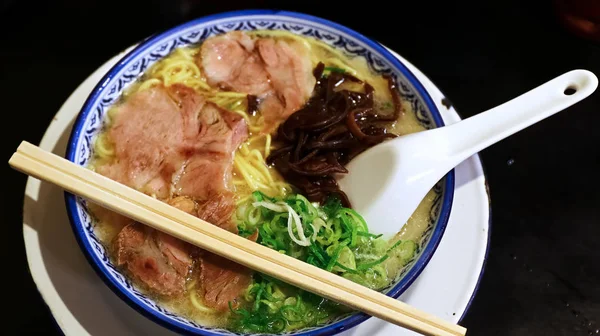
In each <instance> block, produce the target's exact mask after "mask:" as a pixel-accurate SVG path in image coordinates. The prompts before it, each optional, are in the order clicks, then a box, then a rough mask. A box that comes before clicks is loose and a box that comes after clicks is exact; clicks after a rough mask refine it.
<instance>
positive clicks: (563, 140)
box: [0, 0, 600, 335]
mask: <svg viewBox="0 0 600 336" xmlns="http://www.w3.org/2000/svg"><path fill="white" fill-rule="evenodd" d="M395 3H398V4H400V5H399V7H398V8H396V9H393V8H392V7H391V5H389V4H388V5H385V4H384V3H383V2H381V1H380V2H369V1H362V2H360V3H357V4H355V5H351V4H350V3H349V2H348V1H344V2H338V3H336V2H334V1H329V2H328V1H301V2H287V1H286V2H285V4H284V2H282V1H256V2H255V3H254V4H252V3H251V2H250V1H231V0H229V1H210V2H209V1H200V0H197V1H194V0H185V1H184V0H178V1H159V0H146V1H129V2H127V1H112V0H103V1H96V0H94V1H91V0H88V1H75V0H70V1H69V0H65V1H37V2H36V1H10V0H8V1H7V0H4V2H2V7H1V9H0V10H1V12H0V97H2V98H3V99H2V104H1V105H0V113H1V114H2V116H3V118H4V120H5V121H6V122H5V123H3V124H4V130H3V131H2V132H0V133H1V134H2V137H3V139H2V142H1V143H2V160H6V161H7V160H8V158H9V156H10V154H11V153H12V152H13V151H14V150H15V149H16V148H17V146H18V144H19V142H20V141H22V140H28V141H30V142H32V143H36V144H37V143H39V141H40V139H41V137H42V135H43V133H44V131H45V129H46V127H47V125H48V124H49V122H50V120H51V119H52V116H53V115H54V113H55V112H56V111H57V110H58V109H59V107H60V106H61V104H62V103H63V102H64V100H65V99H66V98H67V97H68V96H69V95H70V94H71V92H72V91H73V90H74V89H75V88H76V87H77V85H79V84H80V83H81V82H82V81H83V80H84V79H85V78H86V77H87V76H88V75H89V74H90V73H91V72H93V71H94V70H95V69H96V68H97V67H98V66H100V65H101V64H102V63H104V62H105V61H106V60H107V59H109V58H110V57H112V56H113V55H115V54H116V53H118V52H119V51H121V50H123V49H124V48H126V47H128V46H130V45H131V44H133V43H135V42H137V41H139V40H140V39H143V38H144V37H146V36H148V35H150V34H152V33H154V32H156V31H160V30H162V29H165V28H169V27H172V26H174V25H176V24H179V23H182V22H185V21H187V20H190V19H193V18H196V17H198V16H202V15H205V14H211V13H216V12H220V11H225V10H233V9H242V8H248V7H254V8H281V9H287V10H294V11H301V12H306V13H309V14H314V15H318V16H321V17H324V18H327V19H331V20H334V21H337V22H339V23H341V24H344V25H347V26H349V27H351V28H353V29H355V30H358V31H360V32H362V33H364V34H365V35H367V36H369V37H372V38H374V39H377V40H379V41H380V42H382V43H384V44H385V45H387V46H389V47H391V48H393V49H394V50H396V51H397V52H399V53H400V54H402V55H403V56H404V57H406V58H407V59H408V60H410V61H411V62H413V63H414V64H415V65H416V66H417V67H418V68H420V69H421V70H422V71H423V72H424V73H425V74H426V75H428V76H429V77H430V78H431V79H432V80H433V81H434V82H435V83H436V84H437V85H438V86H439V87H440V88H441V89H442V91H443V92H444V93H445V94H446V95H447V96H448V97H449V98H450V100H451V101H452V102H453V103H454V105H455V106H456V108H457V110H458V111H459V113H460V114H461V115H462V116H463V117H467V116H471V115H473V114H476V113H478V112H480V111H484V110H486V109H488V108H491V107H493V106H495V105H497V104H501V103H503V102H504V101H506V100H509V99H511V98H513V97H515V96H517V95H519V94H521V93H523V92H525V91H527V90H529V89H531V88H533V87H535V86H537V85H539V84H542V83H543V82H545V81H547V80H549V79H551V78H553V77H555V76H557V75H560V74H561V73H563V72H566V71H568V70H572V69H575V68H584V69H588V70H591V71H593V72H595V73H596V74H600V44H595V43H592V42H589V41H586V40H582V39H580V38H577V37H575V36H573V35H571V34H570V33H568V32H566V31H564V30H563V29H562V27H561V26H560V25H559V24H558V23H557V21H556V18H555V16H554V13H553V10H552V6H551V3H550V2H549V1H519V0H506V1H478V2H473V3H471V4H467V3H466V2H464V1H462V2H461V1H444V2H442V3H440V4H436V3H435V2H434V1H410V3H409V1H395ZM396 6H398V5H396ZM599 123H600V93H599V92H596V93H595V94H593V95H592V96H590V97H589V98H588V99H586V100H585V101H583V102H581V103H579V104H577V105H576V106H573V107H571V108H569V109H568V110H566V111H564V112H562V113H559V114H557V115H555V116H553V117H551V118H550V119H547V120H545V121H543V122H541V123H539V124H536V125H534V126H532V127H530V128H528V129H526V130H524V131H522V132H520V133H518V134H516V135H514V136H512V137H510V138H508V139H506V140H504V141H502V142H500V143H498V144H496V145H494V146H493V147H490V148H488V149H486V150H485V151H483V152H482V159H483V162H484V166H485V168H486V172H487V175H488V182H489V186H490V190H491V195H492V210H493V211H492V223H493V228H492V236H491V248H490V251H489V259H488V261H487V265H486V271H485V274H484V276H483V279H482V282H481V287H480V290H479V292H478V294H477V296H476V298H475V300H474V303H473V305H472V306H471V308H470V310H469V312H468V314H467V315H466V317H465V318H464V320H463V321H462V324H463V325H464V326H466V327H467V328H468V329H469V334H470V335H588V334H598V333H599V331H598V329H600V244H599V243H598V239H600V202H599V201H600V196H599V194H598V192H599V189H600V179H598V172H599V171H600V147H599V145H600V132H599V131H598V125H599ZM6 161H4V162H6ZM3 169H6V170H5V171H4V173H3V175H2V176H3V177H4V179H5V180H4V181H5V183H6V182H7V183H8V189H4V190H3V192H2V194H3V196H2V200H3V201H2V207H3V210H2V216H3V221H2V225H3V226H4V227H5V228H8V232H3V234H2V236H3V238H4V239H3V244H2V245H1V246H2V249H3V251H2V258H3V261H4V265H5V268H4V270H3V273H2V277H1V278H2V288H3V289H4V293H7V294H3V297H4V300H3V304H4V305H6V306H7V307H11V308H10V313H8V316H7V315H6V313H3V315H4V318H3V319H2V320H3V322H4V323H3V326H2V327H3V329H4V330H5V331H6V328H8V332H7V334H8V335H14V334H44V335H51V334H54V333H56V334H58V333H59V332H58V330H57V329H56V327H55V323H54V322H53V319H52V316H51V314H50V313H49V311H48V310H47V308H46V306H45V304H44V303H43V301H42V299H41V297H40V296H39V294H38V292H37V290H36V288H35V285H34V284H33V281H32V279H31V276H30V274H29V270H28V268H27V266H26V265H27V262H26V258H25V251H24V246H23V238H22V225H21V223H22V221H21V216H22V214H21V207H22V195H23V191H24V186H25V180H26V177H25V176H24V175H21V174H19V173H17V172H15V171H12V170H10V169H9V167H8V165H7V164H5V165H4V168H3ZM3 333H4V332H3Z"/></svg>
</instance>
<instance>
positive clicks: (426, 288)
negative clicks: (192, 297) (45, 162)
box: [23, 47, 490, 336]
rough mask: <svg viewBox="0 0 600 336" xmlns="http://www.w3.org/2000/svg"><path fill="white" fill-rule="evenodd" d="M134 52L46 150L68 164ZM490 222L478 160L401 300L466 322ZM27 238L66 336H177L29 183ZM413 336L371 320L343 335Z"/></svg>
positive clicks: (67, 115)
mask: <svg viewBox="0 0 600 336" xmlns="http://www.w3.org/2000/svg"><path fill="white" fill-rule="evenodd" d="M131 48H133V47H131ZM131 48H130V49H131ZM130 49H128V50H126V51H124V52H122V53H121V54H119V55H117V56H115V57H114V58H112V59H111V60H110V61H108V62H107V63H105V64H104V65H103V66H102V67H100V68H99V69H98V70H96V72H94V73H93V74H92V75H91V76H90V77H89V78H87V79H86V80H85V81H84V82H83V83H82V84H81V85H80V86H79V87H78V88H77V89H76V90H75V92H73V94H72V95H71V96H70V97H69V99H68V100H67V101H66V102H65V103H64V105H63V106H62V107H61V109H60V110H59V111H58V113H57V114H56V116H55V117H54V119H53V120H52V123H50V126H49V127H48V129H47V131H46V134H45V135H44V137H43V138H42V141H41V143H40V147H42V148H44V149H46V150H50V151H52V152H54V153H56V154H58V155H61V156H64V153H65V148H66V144H67V141H68V138H69V135H70V132H71V127H72V124H73V122H74V120H75V118H76V116H77V113H78V112H79V110H80V108H81V106H82V105H83V103H84V101H85V99H86V98H87V96H88V95H89V93H90V92H91V91H92V89H93V88H94V86H95V85H96V83H98V82H99V81H100V79H101V78H102V76H103V75H104V74H105V73H106V72H107V71H108V70H109V69H110V68H111V67H112V66H113V65H114V64H115V63H116V62H117V61H118V60H119V59H120V58H121V57H122V56H123V54H124V53H125V52H127V51H129V50H130ZM396 56H397V57H398V58H399V59H400V60H401V61H403V62H404V64H406V65H407V66H408V67H409V69H410V70H411V71H413V73H414V74H415V75H416V76H417V77H418V78H419V80H420V81H421V82H422V83H423V85H424V86H425V88H426V89H427V90H428V91H429V93H430V94H431V96H432V98H433V100H434V101H435V102H436V103H437V104H438V108H439V110H440V113H441V114H442V117H443V118H444V122H445V123H446V124H451V123H454V122H456V121H459V120H460V118H459V116H458V114H457V113H456V111H454V109H453V108H450V109H448V108H447V107H445V106H444V105H442V103H441V101H442V98H443V97H444V96H443V94H442V93H441V92H440V90H439V89H438V88H436V87H435V85H434V84H433V83H432V82H431V81H430V80H429V79H427V78H426V77H425V75H423V74H422V73H421V72H420V71H419V70H418V69H416V68H415V67H414V66H413V65H412V64H410V63H408V62H407V61H406V60H405V59H404V58H402V57H400V56H399V55H397V54H396ZM489 216H490V213H489V198H488V194H487V192H486V184H485V177H484V174H483V169H482V166H481V162H480V160H479V158H478V157H477V156H474V157H472V158H470V159H468V160H466V161H465V162H463V163H462V164H461V165H460V166H458V167H457V168H456V191H455V195H454V202H453V206H452V213H451V215H450V221H449V223H448V226H447V228H446V232H445V234H444V237H443V239H442V241H441V243H440V245H439V247H438V249H437V251H436V252H435V254H434V255H433V257H432V259H431V261H430V262H429V264H428V265H427V267H426V268H425V269H424V271H423V272H422V274H421V275H420V276H419V277H418V278H417V280H416V281H415V282H414V283H413V284H412V286H411V287H410V288H409V289H408V290H407V291H406V292H405V293H403V295H402V296H401V297H400V299H401V300H403V301H404V302H406V303H408V304H410V305H413V306H415V307H417V308H419V309H422V310H424V311H427V312H430V313H432V314H435V315H437V316H439V317H441V318H443V319H446V320H448V321H452V322H458V321H459V320H460V319H461V317H462V316H463V314H464V313H465V311H466V309H467V308H468V306H469V304H470V301H471V299H472V297H473V295H474V294H475V291H476V290H477V285H478V282H479V279H480V277H481V274H482V272H483V265H484V263H485V257H486V253H487V247H488V233H489ZM23 235H24V239H25V248H26V252H27V260H28V262H29V268H30V270H31V274H32V276H33V280H34V281H35V283H36V285H37V287H38V289H39V291H40V293H41V295H42V297H43V299H44V300H45V302H46V303H47V305H48V307H49V308H50V311H51V312H52V315H53V316H54V318H55V319H56V321H57V323H58V325H59V326H60V328H61V329H62V331H63V332H64V333H65V335H67V336H70V335H77V336H83V335H111V336H118V335H132V334H139V335H173V333H172V332H170V331H168V330H167V329H165V328H163V327H161V326H159V325H158V324H156V323H154V322H153V321H151V320H149V319H147V318H145V317H144V316H142V315H141V314H139V313H138V312H136V311H135V310H134V309H132V308H131V307H129V306H128V305H127V304H126V303H125V302H123V301H121V299H119V297H118V296H117V295H115V293H113V292H112V291H111V290H110V289H109V288H108V287H107V286H106V285H105V284H104V283H103V282H102V280H101V279H100V278H99V277H98V276H97V275H96V273H95V272H94V270H93V269H92V267H91V266H90V265H89V264H88V262H87V260H86V258H85V257H84V255H83V253H82V252H81V250H80V249H79V246H78V245H77V242H76V241H75V237H74V235H73V232H72V230H71V226H70V224H69V220H68V218H67V213H66V210H65V204H64V198H63V191H62V189H60V188H58V187H55V186H53V185H51V184H48V183H40V181H39V180H36V179H33V178H29V179H28V181H27V186H26V189H25V201H24V206H23ZM412 334H414V333H413V332H410V331H408V330H406V329H403V328H400V327H398V326H395V325H392V324H390V323H387V322H384V321H382V320H379V319H377V318H370V319H369V320H367V321H366V322H364V323H362V324H360V325H358V326H357V327H355V328H353V329H350V330H348V331H346V332H344V333H342V334H341V335H344V336H349V335H370V336H390V335H412Z"/></svg>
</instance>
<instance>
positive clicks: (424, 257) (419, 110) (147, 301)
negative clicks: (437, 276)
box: [65, 10, 454, 335]
mask: <svg viewBox="0 0 600 336" xmlns="http://www.w3.org/2000/svg"><path fill="white" fill-rule="evenodd" d="M265 29H267V30H274V29H276V30H284V31H288V32H291V33H293V34H298V35H302V36H307V37H312V38H315V39H317V40H319V41H321V42H324V43H326V44H328V45H331V46H334V47H335V48H337V49H338V50H340V51H341V52H343V53H344V54H346V55H347V56H349V57H361V58H363V59H364V60H365V61H366V64H367V65H368V67H369V68H370V69H371V70H372V71H375V72H377V73H379V74H386V75H389V76H391V77H392V78H394V79H395V80H396V83H397V87H398V90H399V91H400V95H401V96H402V98H403V99H404V100H405V101H406V102H408V103H409V104H410V107H411V108H412V110H413V111H414V112H415V116H416V119H417V120H418V123H420V124H421V125H422V126H423V127H424V128H426V129H430V128H436V127H441V126H444V123H443V121H442V118H441V116H440V113H439V111H438V109H437V108H436V105H435V104H434V102H433V101H432V99H431V97H430V95H429V93H428V92H427V91H426V89H425V88H424V87H423V85H422V84H421V83H420V82H419V81H418V80H417V78H416V77H415V76H414V75H413V74H412V73H411V72H410V71H409V70H408V68H407V67H406V66H405V65H404V64H402V62H401V61H399V60H398V59H397V58H396V57H394V56H393V55H392V54H391V53H390V52H389V51H388V50H387V49H386V48H384V47H383V46H382V45H380V44H379V43H377V42H375V41H373V40H370V39H369V38H367V37H365V36H363V35H361V34H360V33H357V32H355V31H353V30H351V29H349V28H346V27H344V26H341V25H339V24H336V23H333V22H330V21H327V20H324V19H321V18H317V17H314V16H309V15H305V14H300V13H293V12H283V11H271V10H252V11H238V12H228V13H223V14H218V15H212V16H207V17H202V18H199V19H197V20H194V21H191V22H188V23H185V24H182V25H180V26H177V27H175V28H172V29H170V30H168V31H165V32H162V33H159V34H156V35H153V36H151V37H149V38H147V39H145V40H144V41H142V42H141V43H140V44H139V45H137V46H136V47H135V48H134V49H132V50H131V51H130V52H129V53H128V54H126V55H125V56H124V57H123V58H122V59H121V60H120V61H119V62H118V63H117V64H116V65H115V66H114V67H113V68H112V69H110V70H109V71H108V73H107V74H106V75H105V76H104V77H103V78H102V80H101V81H100V82H99V83H98V84H97V86H96V87H95V88H94V90H93V91H92V93H91V94H90V96H89V97H88V99H87V100H86V102H85V104H84V106H83V108H82V109H81V111H80V113H79V115H78V117H77V120H76V122H75V125H74V127H73V130H72V133H71V136H70V140H69V143H68V147H67V153H66V158H67V159H68V160H70V161H72V162H74V163H75V164H77V165H81V166H87V165H88V163H89V162H90V159H91V158H92V155H93V151H94V146H93V141H94V139H95V137H96V136H97V135H98V134H99V132H100V131H101V129H102V123H103V120H104V117H105V115H106V113H107V111H108V109H109V108H110V107H111V106H112V105H113V104H115V103H116V102H117V100H118V99H119V97H120V95H121V93H122V92H123V90H125V89H126V88H127V87H128V85H130V84H132V83H133V82H134V81H135V80H136V79H137V78H139V77H140V76H141V75H142V74H143V73H144V71H145V70H146V69H148V68H149V67H150V66H152V65H153V64H154V63H156V62H157V61H159V60H161V59H162V58H164V57H165V56H167V55H168V54H169V53H170V52H171V51H173V50H175V49H176V48H178V47H182V46H188V45H195V44H198V43H200V42H202V41H203V40H205V39H207V38H209V37H211V36H214V35H218V34H223V33H226V32H228V31H232V30H246V31H247V30H265ZM432 193H433V201H432V202H431V205H430V206H428V208H427V209H426V213H427V228H426V230H425V232H424V234H423V236H422V239H421V243H420V244H419V247H418V250H417V254H416V257H414V258H413V259H412V261H410V262H409V264H408V265H407V266H406V267H404V268H403V270H402V272H401V274H400V276H399V277H398V278H397V280H396V281H395V282H393V283H392V285H390V286H388V288H385V289H384V290H383V292H384V293H385V294H386V295H388V296H391V297H394V298H396V297H398V296H400V295H401V294H402V293H403V292H404V291H406V289H407V288H409V286H410V285H411V284H412V283H413V282H414V281H415V279H416V278H417V277H418V276H419V274H420V273H421V272H422V271H423V269H424V268H425V266H426V265H427V263H428V262H429V260H430V259H431V257H432V255H433V253H434V252H435V250H436V248H437V246H438V244H439V243H440V240H441V239H442V236H443V234H444V230H445V228H446V225H447V223H448V219H449V216H450V210H451V207H452V199H453V194H454V171H453V170H452V171H450V172H449V173H448V174H447V175H446V176H445V177H444V178H443V179H442V180H441V181H440V182H439V183H438V184H437V185H436V186H435V187H434V188H433V190H432ZM65 200H66V207H67V211H68V215H69V219H70V221H71V225H72V228H73V231H74V233H75V237H76V239H77V241H78V243H79V245H80V247H81V249H82V250H83V252H84V254H85V256H86V258H87V259H88V261H89V262H90V264H91V265H92V266H93V268H94V269H95V271H96V272H97V273H98V275H99V276H100V277H101V278H102V279H103V281H104V282H105V283H106V284H107V285H108V286H109V287H110V288H111V289H112V291H113V292H114V293H115V294H116V295H118V296H119V297H120V298H121V299H123V300H124V301H125V302H127V303H128V304H129V305H130V306H131V307H133V308H134V309H135V310H137V311H138V312H140V313H141V314H143V315H145V316H146V317H148V318H149V319H151V320H153V321H155V322H156V323H158V324H160V325H162V326H164V327H167V328H169V329H171V330H173V331H175V332H178V333H182V334H190V335H232V334H235V333H233V332H231V331H229V330H226V329H219V328H214V327H206V326H203V325H201V324H199V323H198V322H196V321H194V320H191V319H188V318H186V317H185V316H182V315H178V314H176V313H174V312H173V311H171V310H169V309H168V308H166V307H165V306H163V305H162V304H161V303H159V302H157V301H155V300H154V299H153V298H151V297H149V296H147V295H145V294H144V293H143V291H140V290H139V289H138V288H137V286H136V285H135V284H134V283H132V281H131V280H130V279H129V278H128V276H126V275H125V274H124V273H123V272H122V271H121V270H120V268H119V267H117V266H116V265H115V264H113V263H112V262H111V258H110V257H109V251H108V250H107V248H106V246H104V244H102V242H101V241H100V239H99V237H98V235H97V234H96V232H95V229H94V221H93V216H92V215H91V213H90V211H89V208H88V204H87V202H86V200H84V199H82V198H80V197H78V196H74V195H72V194H69V193H65ZM399 227H400V225H399ZM368 318H369V316H368V315H366V314H363V313H360V312H356V313H354V314H351V315H348V316H344V317H340V318H339V319H337V320H334V321H331V322H330V323H328V324H327V325H323V326H319V327H314V328H310V329H303V330H298V331H295V332H292V333H290V334H292V335H333V334H337V333H339V332H342V331H344V330H347V329H349V328H352V327H354V326H356V325H358V324H359V323H361V322H364V321H365V320H367V319H368Z"/></svg>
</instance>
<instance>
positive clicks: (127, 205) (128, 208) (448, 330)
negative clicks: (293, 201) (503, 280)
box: [9, 141, 466, 335]
mask: <svg viewBox="0 0 600 336" xmlns="http://www.w3.org/2000/svg"><path fill="white" fill-rule="evenodd" d="M9 164H10V165H11V166H12V167H13V168H14V169H16V170H18V171H21V172H23V173H25V174H27V175H30V176H32V177H34V178H37V179H40V180H44V181H47V182H50V183H53V184H55V185H57V186H59V187H61V188H63V189H65V190H67V191H68V192H70V193H73V194H76V195H79V196H81V197H83V198H86V199H88V200H91V201H92V202H94V203H97V204H99V205H101V206H103V207H105V208H107V209H110V210H113V211H115V212H118V213H120V214H122V215H124V216H127V217H129V218H132V219H133V220H135V221H138V222H140V223H143V224H146V225H148V226H150V227H153V228H155V229H157V230H160V231H163V232H165V233H167V234H170V235H172V236H174V237H177V238H179V239H182V240H184V241H187V242H189V243H190V244H193V245H196V246H198V247H200V248H202V249H204V250H207V251H209V252H212V253H214V254H217V255H220V256H222V257H224V258H227V259H230V260H232V261H234V262H236V263H238V264H241V265H244V266H246V267H248V268H251V269H254V270H256V271H258V272H262V273H264V274H267V275H270V276H272V277H275V278H278V279H280V280H281V281H284V282H287V283H289V284H291V285H294V286H296V287H299V288H302V289H304V290H307V291H310V292H312V293H315V294H317V295H320V296H322V297H325V298H328V299H330V300H332V301H336V302H339V303H341V304H344V305H346V306H348V307H351V308H353V309H355V310H359V311H362V312H364V313H366V314H369V315H371V316H375V317H378V318H380V319H382V320H385V321H388V322H390V323H393V324H396V325H398V326H401V327H404V328H407V329H410V330H412V331H415V332H418V333H421V334H424V335H465V333H466V329H465V328H463V327H461V326H459V325H456V324H453V323H450V322H447V321H445V320H443V319H440V318H438V317H435V316H432V315H430V314H428V313H425V312H423V311H420V310H418V309H416V308H414V307H411V306H409V305H407V304H405V303H403V302H401V301H399V300H396V299H394V298H391V297H389V296H386V295H384V294H382V293H380V292H377V291H374V290H371V289H369V288H367V287H364V286H362V285H359V284H357V283H355V282H352V281H350V280H347V279H345V278H342V277H340V276H338V275H335V274H333V273H330V272H327V271H325V270H322V269H320V268H318V267H316V266H313V265H310V264H308V263H305V262H303V261H301V260H298V259H295V258H292V257H290V256H287V255H283V254H281V253H279V252H277V251H275V250H272V249H270V248H268V247H266V246H262V245H260V244H257V243H255V242H252V241H250V240H248V239H245V238H243V237H241V236H238V235H236V234H234V233H231V232H229V231H226V230H223V229H221V228H219V227H217V226H215V225H212V224H210V223H208V222H206V221H203V220H201V219H199V218H198V217H195V216H192V215H190V214H187V213H185V212H183V211H180V210H178V209H176V208H174V207H172V206H170V205H168V204H166V203H164V202H162V201H160V200H157V199H155V198H152V197H150V196H148V195H146V194H143V193H141V192H138V191H136V190H134V189H132V188H130V187H128V186H126V185H124V184H121V183H118V182H116V181H113V180H111V179H109V178H107V177H105V176H102V175H100V174H97V173H95V172H93V171H91V170H89V169H86V168H84V167H81V166H78V165H76V164H74V163H72V162H70V161H68V160H66V159H64V158H62V157H60V156H58V155H55V154H52V153H50V152H47V151H44V150H42V149H41V148H39V147H37V146H34V145H32V144H30V143H28V142H26V141H24V142H22V143H21V145H20V146H19V147H18V149H17V151H16V152H15V153H14V154H13V155H12V157H11V158H10V160H9Z"/></svg>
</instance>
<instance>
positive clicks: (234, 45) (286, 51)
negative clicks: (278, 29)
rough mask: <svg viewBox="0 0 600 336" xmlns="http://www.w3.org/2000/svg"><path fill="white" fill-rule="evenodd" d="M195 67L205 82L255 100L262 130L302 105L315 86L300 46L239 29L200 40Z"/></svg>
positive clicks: (307, 60)
mask: <svg viewBox="0 0 600 336" xmlns="http://www.w3.org/2000/svg"><path fill="white" fill-rule="evenodd" d="M198 65H199V66H200V67H202V69H203V70H204V73H205V75H206V77H207V80H208V82H209V83H210V84H212V85H218V86H220V87H221V88H224V89H228V90H233V91H237V92H243V93H247V94H250V95H253V96H257V97H258V98H259V100H260V101H261V103H260V105H259V111H260V113H261V114H262V116H263V118H264V122H265V127H264V129H263V132H272V131H273V130H274V129H275V128H276V127H277V126H278V125H279V123H281V122H282V121H284V120H285V119H286V118H287V117H288V116H289V115H291V114H292V113H293V112H295V111H296V110H298V109H299V108H300V107H302V106H303V105H304V104H305V103H306V101H307V100H308V99H309V98H310V96H311V94H312V90H313V87H314V85H315V78H314V76H313V75H312V63H311V59H310V56H309V50H308V49H307V47H306V46H305V45H304V44H302V43H299V42H295V41H294V42H287V41H284V40H281V39H279V40H276V39H274V38H270V37H264V38H257V39H253V38H252V37H250V36H249V35H247V34H245V33H243V32H240V31H236V32H230V33H226V34H222V35H218V36H215V37H212V38H209V39H207V40H206V41H204V43H203V44H202V47H201V51H200V53H199V58H198Z"/></svg>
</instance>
